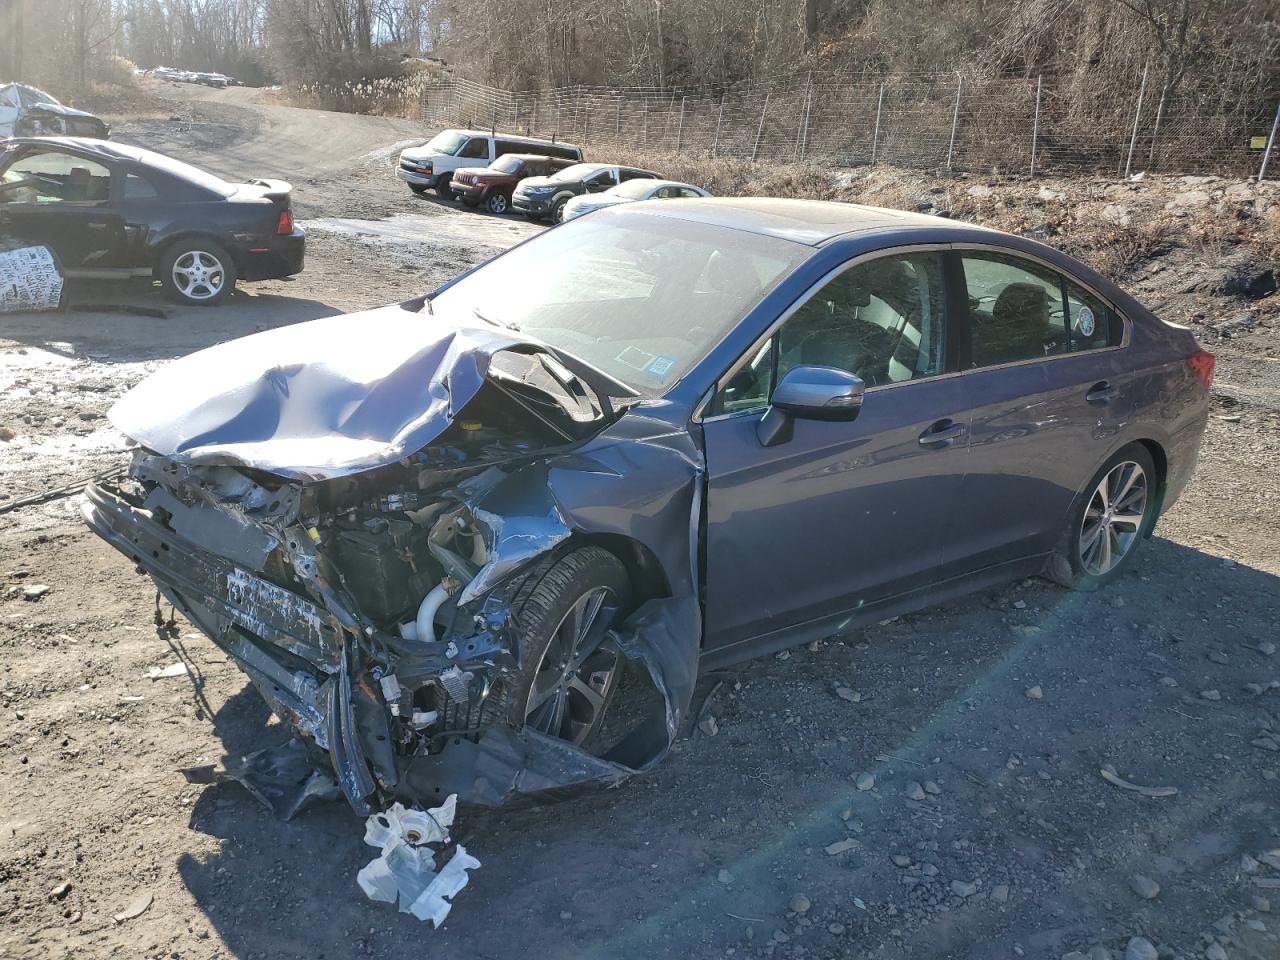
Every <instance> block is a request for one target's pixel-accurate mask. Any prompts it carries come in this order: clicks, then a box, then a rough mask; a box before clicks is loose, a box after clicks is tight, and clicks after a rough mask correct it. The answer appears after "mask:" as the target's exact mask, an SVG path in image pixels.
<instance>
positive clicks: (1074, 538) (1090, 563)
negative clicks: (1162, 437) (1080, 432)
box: [1049, 443, 1158, 591]
mask: <svg viewBox="0 0 1280 960" xmlns="http://www.w3.org/2000/svg"><path fill="white" fill-rule="evenodd" d="M1156 483H1157V478H1156V471H1155V464H1154V462H1153V461H1152V459H1151V454H1150V453H1149V452H1148V451H1147V448H1146V447H1144V446H1142V445H1141V444H1137V443H1135V444H1130V445H1129V446H1127V447H1125V448H1124V449H1123V450H1121V451H1119V452H1118V453H1116V454H1115V456H1113V457H1111V458H1110V459H1109V460H1108V461H1107V462H1106V463H1104V464H1103V465H1102V466H1101V467H1100V468H1099V469H1098V471H1097V473H1095V474H1094V475H1093V478H1092V479H1091V480H1090V481H1089V483H1088V485H1087V486H1086V487H1085V489H1084V490H1083V491H1081V493H1080V496H1079V497H1078V498H1077V502H1076V506H1075V507H1074V508H1073V509H1072V511H1071V516H1070V517H1069V518H1068V520H1067V523H1068V527H1067V530H1066V533H1065V535H1064V537H1063V544H1062V548H1061V549H1060V550H1059V551H1058V553H1057V554H1055V555H1054V557H1053V558H1052V559H1051V561H1050V568H1049V573H1050V576H1051V577H1052V578H1053V579H1054V580H1056V581H1057V582H1058V583H1061V584H1062V585H1063V586H1067V587H1071V588H1073V589H1075V590H1085V591H1088V590H1096V589H1098V587H1100V586H1102V585H1103V584H1106V583H1109V582H1110V581H1112V580H1114V579H1115V578H1116V577H1117V576H1119V574H1120V573H1121V571H1123V570H1124V568H1125V567H1126V566H1128V565H1129V563H1130V562H1132V560H1133V555H1134V554H1135V553H1136V552H1137V550H1138V546H1139V545H1140V544H1141V543H1142V540H1143V538H1144V537H1146V536H1147V534H1148V533H1150V532H1151V527H1152V526H1153V525H1154V524H1155V522H1156V513H1157V509H1158V500H1157V492H1156Z"/></svg>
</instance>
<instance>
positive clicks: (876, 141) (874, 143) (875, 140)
mask: <svg viewBox="0 0 1280 960" xmlns="http://www.w3.org/2000/svg"><path fill="white" fill-rule="evenodd" d="M883 106H884V83H883V82H881V84H880V97H879V98H878V99H877V100H876V132H875V133H873V134H872V135H871V165H872V166H873V167H874V166H875V165H876V150H877V149H878V148H879V146H880V110H881V108H882V107H883Z"/></svg>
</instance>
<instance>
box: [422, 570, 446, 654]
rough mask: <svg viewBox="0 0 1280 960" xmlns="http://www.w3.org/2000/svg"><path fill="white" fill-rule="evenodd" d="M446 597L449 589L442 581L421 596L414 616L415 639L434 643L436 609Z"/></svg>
mask: <svg viewBox="0 0 1280 960" xmlns="http://www.w3.org/2000/svg"><path fill="white" fill-rule="evenodd" d="M448 599H449V591H448V590H446V589H445V587H444V584H443V583H442V584H440V585H439V586H437V587H436V588H435V589H434V590H432V591H431V592H430V593H428V594H427V595H426V596H425V597H423V598H422V603H421V604H419V606H418V615H417V617H415V618H414V631H415V633H416V634H417V636H416V637H415V639H417V640H420V641H424V642H426V643H435V640H436V611H437V610H439V609H440V605H441V604H442V603H444V602H445V601H446V600H448Z"/></svg>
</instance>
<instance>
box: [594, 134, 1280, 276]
mask: <svg viewBox="0 0 1280 960" xmlns="http://www.w3.org/2000/svg"><path fill="white" fill-rule="evenodd" d="M608 158H609V159H610V160H617V161H618V162H620V163H628V164H632V165H635V166H639V167H646V168H648V169H651V170H657V171H659V172H661V173H662V174H663V175H664V176H669V177H671V178H672V179H675V180H683V181H686V182H689V183H695V184H698V185H699V186H702V187H705V188H706V189H708V190H710V191H711V192H712V193H713V194H715V195H717V196H766V197H796V198H803V199H810V200H837V201H843V202H847V203H865V204H869V205H871V206H880V207H889V208H893V209H899V210H918V209H921V208H922V207H923V208H925V209H927V210H929V211H931V212H940V211H945V212H946V213H947V214H948V215H949V216H950V217H951V218H952V219H954V220H960V221H967V222H971V223H979V224H982V225H984V226H989V227H994V228H996V229H998V230H1005V231H1008V232H1010V233H1016V234H1022V235H1026V236H1031V237H1034V238H1035V239H1038V240H1042V241H1044V242H1046V243H1049V244H1051V245H1053V246H1055V247H1058V248H1060V249H1062V250H1064V251H1065V252H1067V253H1069V254H1071V255H1072V256H1075V257H1077V258H1078V259H1080V260H1082V261H1084V262H1085V263H1088V264H1089V265H1090V266H1091V267H1093V268H1094V269H1095V270H1097V271H1098V272H1099V273H1102V274H1104V275H1105V276H1109V277H1112V278H1113V279H1116V280H1121V281H1122V280H1125V279H1126V278H1129V277H1132V276H1134V275H1135V274H1137V273H1139V272H1141V271H1142V270H1144V269H1145V267H1146V265H1147V264H1149V263H1150V262H1151V261H1153V260H1155V259H1157V258H1160V257H1164V256H1168V255H1170V254H1173V253H1186V254H1189V255H1192V256H1196V257H1200V258H1203V259H1205V260H1207V261H1220V260H1222V259H1224V258H1225V257H1227V256H1228V255H1229V254H1232V253H1233V252H1235V253H1238V252H1240V251H1243V250H1247V251H1249V252H1251V253H1252V254H1254V255H1256V256H1258V257H1261V258H1265V259H1275V258H1277V257H1278V256H1280V183H1276V182H1268V183H1265V184H1262V185H1257V184H1252V183H1250V182H1248V181H1241V180H1226V179H1215V180H1211V181H1209V182H1208V183H1196V182H1188V181H1187V180H1184V178H1181V177H1147V178H1145V179H1144V180H1143V181H1141V182H1135V183H1117V182H1116V181H1113V180H1106V179H1101V178H1095V177H1073V178H1051V179H1044V180H1029V179H1026V178H1001V177H995V176H991V177H985V176H978V175H972V174H970V175H961V176H950V177H949V176H932V175H929V174H927V173H923V172H921V171H918V170H910V169H903V168H898V167H889V166H876V167H858V168H839V167H833V166H830V165H825V164H816V163H804V164H798V163H797V164H777V163H751V162H749V161H742V160H726V159H715V158H707V157H695V156H665V155H655V154H645V153H641V152H638V151H621V152H618V153H612V152H611V153H610V154H609V157H608ZM593 159H594V157H593ZM975 187H980V188H985V190H984V189H978V190H976V191H975V193H976V194H978V195H975V194H974V193H971V192H970V191H971V190H972V189H973V188H975ZM1228 187H1231V188H1232V192H1231V193H1230V194H1228V193H1227V188H1228ZM986 191H990V192H989V193H988V192H986ZM1190 191H1204V192H1208V193H1210V194H1211V195H1212V196H1213V201H1212V202H1211V203H1210V204H1209V205H1207V206H1204V207H1201V208H1196V209H1191V210H1183V209H1179V208H1176V207H1175V209H1173V210H1169V209H1166V205H1167V204H1170V203H1171V202H1172V201H1173V200H1174V199H1175V198H1176V197H1178V196H1179V195H1180V194H1185V193H1188V192H1190ZM926 205H928V206H926ZM1121 211H1123V212H1124V213H1127V222H1115V221H1116V220H1117V219H1120V218H1122V213H1121Z"/></svg>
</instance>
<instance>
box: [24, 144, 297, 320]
mask: <svg viewBox="0 0 1280 960" xmlns="http://www.w3.org/2000/svg"><path fill="white" fill-rule="evenodd" d="M291 192H292V187H291V186H290V185H289V184H287V183H284V182H283V181H280V180H253V181H250V182H249V183H240V184H234V183H228V182H226V181H224V180H221V179H219V178H218V177H215V176H214V175H213V174H211V173H206V172H205V171H203V170H201V169H199V168H197V167H193V166H191V165H190V164H188V163H183V162H181V161H179V160H174V159H171V158H170V157H166V156H162V155H161V154H158V153H154V152H152V151H150V150H143V149H140V148H138V147H130V146H126V145H124V144H121V143H116V142H114V141H107V140H93V139H87V138H75V137H61V138H55V137H28V138H18V139H12V140H5V141H3V142H0V235H3V236H9V237H13V238H16V239H17V240H19V241H22V242H27V243H32V244H43V245H45V246H47V247H49V248H50V249H52V250H53V252H54V253H55V254H56V255H57V257H58V261H59V264H60V266H61V268H62V272H63V274H64V275H65V276H66V277H67V278H69V279H103V280H110V279H127V278H130V277H144V278H145V277H150V278H152V279H154V280H158V281H159V282H160V283H161V285H162V286H163V287H164V289H165V292H166V293H167V294H168V295H169V296H170V297H171V298H172V299H174V300H176V301H178V302H179V303H187V304H195V305H204V306H207V305H212V304H216V303H220V302H222V301H223V300H224V299H225V298H226V297H227V296H228V295H230V293H231V291H232V290H233V289H234V288H235V285H236V282H237V281H238V280H274V279H279V278H282V277H288V276H292V275H293V274H296V273H299V272H300V271H301V270H302V263H303V256H304V252H305V247H306V236H305V234H304V232H303V230H302V228H301V227H298V226H296V225H295V224H294V222H293V211H292V208H291V204H290V193H291Z"/></svg>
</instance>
